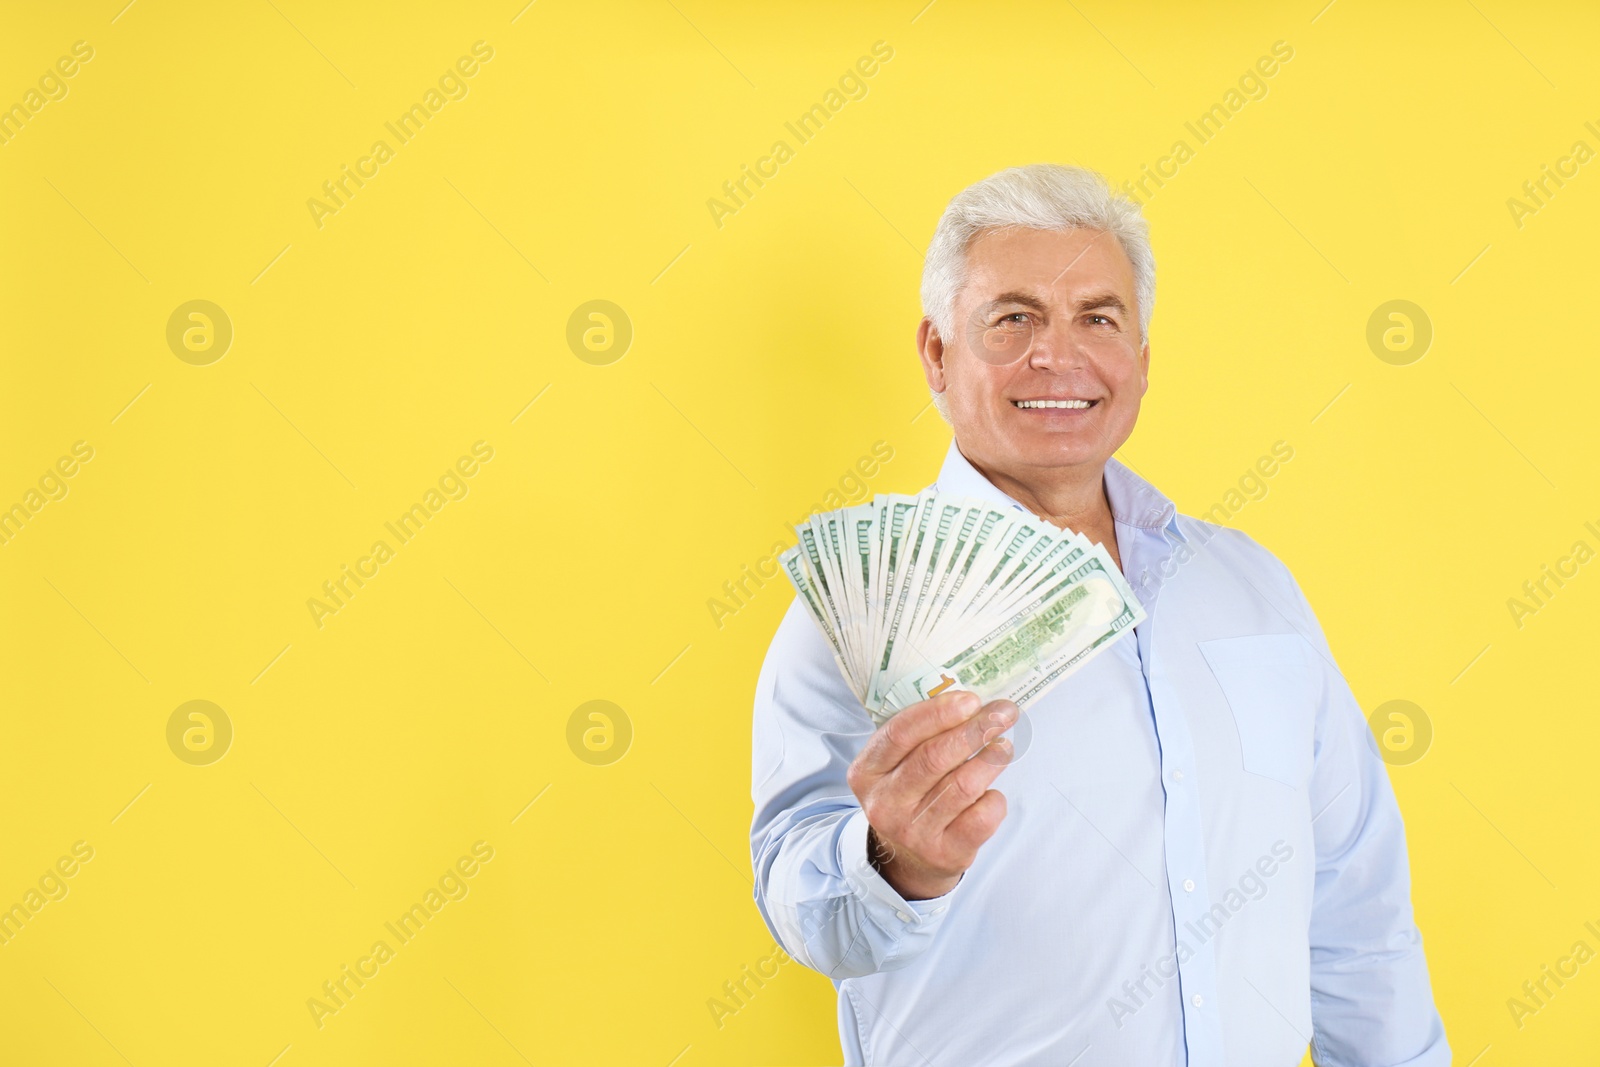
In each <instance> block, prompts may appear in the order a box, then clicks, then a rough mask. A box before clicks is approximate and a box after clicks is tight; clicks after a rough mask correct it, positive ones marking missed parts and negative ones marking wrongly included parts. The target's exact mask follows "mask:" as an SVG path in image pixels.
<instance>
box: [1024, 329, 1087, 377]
mask: <svg viewBox="0 0 1600 1067" xmlns="http://www.w3.org/2000/svg"><path fill="white" fill-rule="evenodd" d="M1087 359H1088V357H1087V355H1086V353H1085V352H1084V350H1083V346H1082V345H1080V344H1079V343H1078V342H1077V340H1076V339H1075V338H1074V337H1073V336H1072V332H1071V331H1070V330H1068V329H1066V328H1064V327H1062V326H1061V325H1059V324H1058V323H1056V322H1050V323H1046V324H1045V325H1043V326H1040V327H1036V328H1035V329H1034V334H1033V344H1032V345H1031V346H1029V348H1028V365H1029V366H1030V367H1032V368H1034V369H1035V370H1056V371H1061V370H1073V369H1076V368H1079V367H1082V366H1083V365H1084V364H1085V363H1086V362H1087Z"/></svg>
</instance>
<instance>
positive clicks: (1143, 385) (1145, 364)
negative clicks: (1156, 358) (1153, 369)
mask: <svg viewBox="0 0 1600 1067" xmlns="http://www.w3.org/2000/svg"><path fill="white" fill-rule="evenodd" d="M1139 382H1140V385H1139V395H1140V396H1143V395H1144V393H1145V390H1147V389H1149V388H1150V342H1149V341H1146V342H1145V343H1144V349H1143V350H1142V351H1140V353H1139Z"/></svg>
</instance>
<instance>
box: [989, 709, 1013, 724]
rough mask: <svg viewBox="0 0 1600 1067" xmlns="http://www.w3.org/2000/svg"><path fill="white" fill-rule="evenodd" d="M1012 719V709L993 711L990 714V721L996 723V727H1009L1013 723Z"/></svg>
mask: <svg viewBox="0 0 1600 1067" xmlns="http://www.w3.org/2000/svg"><path fill="white" fill-rule="evenodd" d="M1011 719H1012V715H1011V708H1010V707H1005V708H1001V709H1000V710H998V711H991V712H990V713H989V721H990V722H992V723H994V724H995V725H996V726H1008V725H1010V723H1011Z"/></svg>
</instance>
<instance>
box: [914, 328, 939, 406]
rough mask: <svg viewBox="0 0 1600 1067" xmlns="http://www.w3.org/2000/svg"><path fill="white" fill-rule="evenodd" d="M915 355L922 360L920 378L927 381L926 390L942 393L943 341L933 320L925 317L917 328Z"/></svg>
mask: <svg viewBox="0 0 1600 1067" xmlns="http://www.w3.org/2000/svg"><path fill="white" fill-rule="evenodd" d="M917 355H918V357H919V358H920V359H921V360H922V376H923V377H924V378H926V379H927V380H928V388H929V389H932V390H933V391H934V392H936V393H942V392H944V390H945V378H944V356H945V350H944V340H943V338H941V337H940V336H939V330H938V328H937V327H935V326H934V324H933V320H932V319H930V318H927V317H926V316H924V317H923V320H922V324H921V325H920V326H918V327H917Z"/></svg>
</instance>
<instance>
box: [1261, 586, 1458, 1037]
mask: <svg viewBox="0 0 1600 1067" xmlns="http://www.w3.org/2000/svg"><path fill="white" fill-rule="evenodd" d="M1284 574H1285V575H1287V576H1288V583H1289V586H1290V588H1291V590H1292V594H1291V595H1292V598H1293V601H1294V604H1295V606H1296V607H1297V608H1298V609H1299V611H1300V613H1301V619H1300V620H1299V623H1300V626H1301V629H1302V633H1303V635H1304V636H1305V637H1306V638H1307V640H1308V641H1310V642H1311V644H1312V647H1313V648H1314V650H1315V652H1316V654H1317V664H1318V666H1319V667H1320V668H1321V674H1322V686H1323V690H1322V699H1321V700H1320V701H1319V704H1318V713H1317V724H1316V740H1315V764H1314V769H1313V771H1312V779H1311V813H1312V831H1313V838H1314V841H1315V844H1316V856H1317V870H1316V882H1315V888H1314V896H1313V902H1312V911H1311V930H1310V934H1311V936H1310V941H1311V1021H1312V1039H1311V1055H1312V1059H1313V1060H1314V1061H1315V1062H1316V1064H1317V1065H1318V1067H1354V1065H1357V1064H1360V1065H1364V1067H1379V1065H1382V1067H1435V1065H1437V1067H1448V1064H1449V1063H1450V1046H1449V1044H1448V1043H1447V1042H1446V1040H1445V1034H1444V1024H1443V1022H1442V1021H1441V1019H1440V1017H1439V1012H1438V1010H1437V1008H1436V1007H1435V1006H1434V1002H1433V990H1432V987H1431V985H1430V983H1429V979H1428V963H1427V959H1426V957H1425V956H1424V955H1423V949H1422V935H1421V933H1420V932H1419V931H1418V929H1417V926H1416V923H1415V921H1414V919H1413V916H1412V909H1411V873H1410V865H1409V861H1408V859H1407V855H1406V838H1405V827H1404V825H1403V823H1402V821H1401V818H1400V808H1399V805H1398V804H1397V803H1396V802H1395V796H1394V791H1393V789H1392V788H1391V786H1390V784H1389V775H1388V772H1387V769H1386V767H1385V765H1384V763H1383V761H1382V759H1381V758H1380V757H1379V755H1378V750H1377V745H1376V743H1375V742H1374V741H1373V740H1372V735H1371V732H1370V730H1369V729H1368V728H1367V723H1366V717H1365V716H1364V715H1363V714H1362V711H1361V706H1360V704H1359V703H1358V702H1357V701H1356V698H1355V695H1354V694H1353V693H1352V692H1351V690H1350V686H1349V684H1348V683H1347V682H1346V681H1345V679H1344V675H1343V673H1342V672H1341V671H1340V670H1339V668H1338V666H1337V664H1335V663H1334V660H1333V654H1332V651H1331V650H1330V649H1329V647H1328V642H1327V639H1326V637H1325V636H1324V635H1323V632H1322V628H1321V625H1320V624H1319V623H1318V622H1317V619H1316V616H1315V614H1314V613H1313V612H1312V610H1311V606H1310V604H1309V603H1308V602H1307V601H1306V598H1305V594H1304V593H1303V592H1302V591H1301V589H1300V586H1299V583H1298V582H1296V581H1295V580H1294V578H1293V576H1292V575H1289V572H1288V571H1287V569H1285V571H1284Z"/></svg>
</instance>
